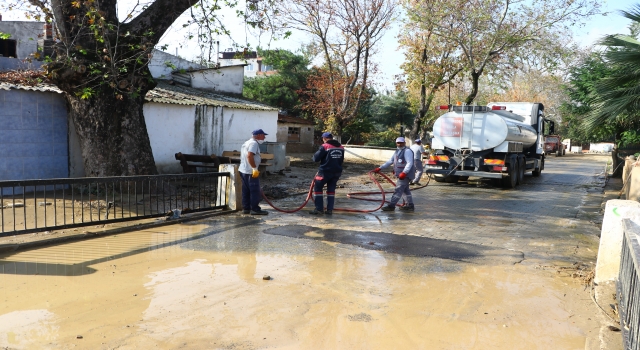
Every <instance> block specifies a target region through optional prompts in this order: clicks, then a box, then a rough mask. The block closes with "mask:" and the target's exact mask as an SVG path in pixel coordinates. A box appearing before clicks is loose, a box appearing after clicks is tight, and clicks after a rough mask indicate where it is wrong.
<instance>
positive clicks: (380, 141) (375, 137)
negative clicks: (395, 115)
mask: <svg viewBox="0 0 640 350" xmlns="http://www.w3.org/2000/svg"><path fill="white" fill-rule="evenodd" d="M399 130H400V124H396V125H393V126H389V127H387V128H385V129H383V130H382V131H378V132H375V133H373V134H371V136H370V138H369V141H368V142H367V143H366V145H367V146H377V147H392V148H393V147H395V146H396V137H398V131H399Z"/></svg>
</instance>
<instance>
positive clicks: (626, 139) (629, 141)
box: [620, 130, 640, 147]
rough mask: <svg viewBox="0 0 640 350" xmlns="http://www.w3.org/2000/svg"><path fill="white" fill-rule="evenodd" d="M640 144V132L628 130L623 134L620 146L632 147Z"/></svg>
mask: <svg viewBox="0 0 640 350" xmlns="http://www.w3.org/2000/svg"><path fill="white" fill-rule="evenodd" d="M639 144H640V131H639V130H628V131H623V132H622V137H621V139H620V146H622V147H625V146H630V145H639Z"/></svg>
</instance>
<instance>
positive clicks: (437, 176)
mask: <svg viewBox="0 0 640 350" xmlns="http://www.w3.org/2000/svg"><path fill="white" fill-rule="evenodd" d="M433 179H434V180H436V182H444V180H445V177H444V176H442V175H433Z"/></svg>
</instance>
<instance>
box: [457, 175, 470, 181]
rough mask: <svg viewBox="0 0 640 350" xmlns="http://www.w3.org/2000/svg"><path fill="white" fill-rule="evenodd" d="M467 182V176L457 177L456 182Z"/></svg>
mask: <svg viewBox="0 0 640 350" xmlns="http://www.w3.org/2000/svg"><path fill="white" fill-rule="evenodd" d="M467 180H469V177H468V176H458V181H467Z"/></svg>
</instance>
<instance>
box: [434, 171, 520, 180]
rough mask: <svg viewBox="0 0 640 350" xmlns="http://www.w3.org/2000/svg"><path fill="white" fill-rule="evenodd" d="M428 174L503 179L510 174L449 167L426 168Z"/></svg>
mask: <svg viewBox="0 0 640 350" xmlns="http://www.w3.org/2000/svg"><path fill="white" fill-rule="evenodd" d="M424 172H425V173H427V174H434V175H443V176H449V175H454V176H475V177H484V178H489V179H502V178H503V177H505V176H508V175H509V174H507V173H491V172H488V171H472V170H449V169H424Z"/></svg>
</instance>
